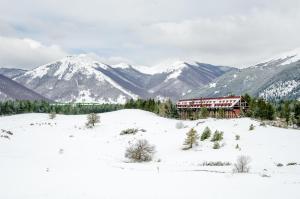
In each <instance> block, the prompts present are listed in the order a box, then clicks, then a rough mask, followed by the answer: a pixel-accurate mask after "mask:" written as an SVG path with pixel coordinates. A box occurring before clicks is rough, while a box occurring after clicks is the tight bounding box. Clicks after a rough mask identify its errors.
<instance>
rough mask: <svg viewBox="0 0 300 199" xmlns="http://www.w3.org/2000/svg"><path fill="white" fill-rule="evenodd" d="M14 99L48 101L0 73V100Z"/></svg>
mask: <svg viewBox="0 0 300 199" xmlns="http://www.w3.org/2000/svg"><path fill="white" fill-rule="evenodd" d="M15 99H22V100H46V101H49V100H48V99H46V98H44V97H43V96H41V95H39V94H37V93H36V92H34V91H32V90H30V89H28V88H26V87H24V86H22V85H20V84H19V83H17V82H15V81H13V80H11V79H9V78H8V77H5V76H3V75H1V74H0V101H4V100H15Z"/></svg>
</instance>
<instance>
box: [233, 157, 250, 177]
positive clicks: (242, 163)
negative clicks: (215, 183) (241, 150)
mask: <svg viewBox="0 0 300 199" xmlns="http://www.w3.org/2000/svg"><path fill="white" fill-rule="evenodd" d="M250 162H251V159H250V157H249V156H244V155H241V156H239V157H238V158H237V162H236V163H235V164H234V168H233V171H234V172H236V173H248V172H249V171H250V167H249V164H250Z"/></svg>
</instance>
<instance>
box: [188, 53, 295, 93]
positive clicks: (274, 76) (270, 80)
mask: <svg viewBox="0 0 300 199" xmlns="http://www.w3.org/2000/svg"><path fill="white" fill-rule="evenodd" d="M299 60H300V50H294V51H291V52H289V53H285V54H282V55H280V56H278V57H276V58H273V59H271V60H269V61H266V62H262V63H259V64H256V65H255V66H251V67H249V68H245V69H240V70H238V71H230V72H228V73H226V74H224V75H222V76H220V77H218V78H216V79H215V80H214V81H213V82H212V83H210V84H208V85H205V86H202V87H200V88H199V89H197V90H196V91H194V92H192V93H190V94H188V95H186V96H185V97H199V96H225V95H228V94H235V95H241V94H244V93H249V94H251V95H256V96H261V97H264V98H267V99H283V98H288V99H298V98H299V96H300V87H299V84H300V81H299V77H300V72H299V70H300V61H299Z"/></svg>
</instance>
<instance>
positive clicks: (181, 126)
mask: <svg viewBox="0 0 300 199" xmlns="http://www.w3.org/2000/svg"><path fill="white" fill-rule="evenodd" d="M176 128H177V129H183V128H184V124H183V122H177V123H176Z"/></svg>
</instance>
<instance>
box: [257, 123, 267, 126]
mask: <svg viewBox="0 0 300 199" xmlns="http://www.w3.org/2000/svg"><path fill="white" fill-rule="evenodd" d="M259 126H264V127H266V126H267V124H266V123H265V122H261V123H260V124H259Z"/></svg>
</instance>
